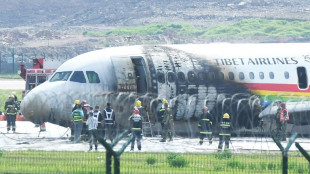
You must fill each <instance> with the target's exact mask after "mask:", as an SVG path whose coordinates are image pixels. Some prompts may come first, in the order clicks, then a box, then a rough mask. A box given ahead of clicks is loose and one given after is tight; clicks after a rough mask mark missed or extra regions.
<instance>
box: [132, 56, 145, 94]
mask: <svg viewBox="0 0 310 174" xmlns="http://www.w3.org/2000/svg"><path fill="white" fill-rule="evenodd" d="M131 61H132V63H133V65H134V70H135V74H136V82H137V93H138V94H140V95H141V94H142V95H143V94H146V93H147V92H148V90H147V89H148V84H147V77H148V75H147V67H146V64H145V61H144V59H143V57H131Z"/></svg>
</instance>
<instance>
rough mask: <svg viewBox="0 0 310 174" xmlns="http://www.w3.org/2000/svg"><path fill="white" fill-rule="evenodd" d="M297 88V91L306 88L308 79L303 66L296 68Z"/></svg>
mask: <svg viewBox="0 0 310 174" xmlns="http://www.w3.org/2000/svg"><path fill="white" fill-rule="evenodd" d="M297 77H298V87H299V89H307V88H308V77H307V71H306V68H305V67H303V66H300V67H297Z"/></svg>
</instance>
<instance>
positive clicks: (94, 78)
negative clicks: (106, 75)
mask: <svg viewBox="0 0 310 174" xmlns="http://www.w3.org/2000/svg"><path fill="white" fill-rule="evenodd" d="M86 75H87V78H88V82H89V83H100V79H99V76H98V74H97V73H96V72H94V71H86Z"/></svg>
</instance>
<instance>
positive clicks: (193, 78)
mask: <svg viewBox="0 0 310 174" xmlns="http://www.w3.org/2000/svg"><path fill="white" fill-rule="evenodd" d="M187 77H188V81H189V82H195V81H196V76H195V73H194V72H193V71H190V72H188V73H187Z"/></svg>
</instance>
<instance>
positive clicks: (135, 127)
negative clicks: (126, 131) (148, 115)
mask: <svg viewBox="0 0 310 174" xmlns="http://www.w3.org/2000/svg"><path fill="white" fill-rule="evenodd" d="M130 130H131V133H132V135H133V137H134V138H133V140H132V142H131V149H130V150H131V151H133V150H134V147H135V140H137V145H138V150H141V139H142V118H141V116H140V112H139V110H138V109H135V110H134V112H133V116H132V117H130Z"/></svg>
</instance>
